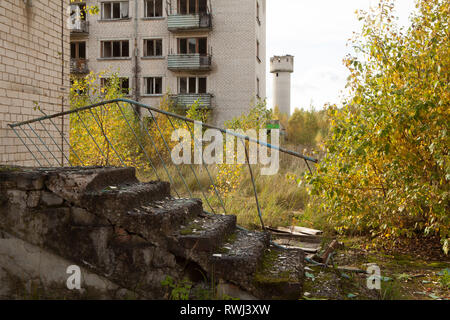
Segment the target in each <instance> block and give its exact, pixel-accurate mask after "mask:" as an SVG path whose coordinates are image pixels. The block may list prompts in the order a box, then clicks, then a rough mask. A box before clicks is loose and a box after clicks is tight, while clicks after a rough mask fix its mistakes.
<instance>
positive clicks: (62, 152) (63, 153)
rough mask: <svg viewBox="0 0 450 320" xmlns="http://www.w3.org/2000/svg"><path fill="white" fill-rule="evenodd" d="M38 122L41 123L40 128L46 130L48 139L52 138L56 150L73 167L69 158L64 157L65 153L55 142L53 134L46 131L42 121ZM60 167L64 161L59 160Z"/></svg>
mask: <svg viewBox="0 0 450 320" xmlns="http://www.w3.org/2000/svg"><path fill="white" fill-rule="evenodd" d="M39 123H40V124H41V126H42V129H44V131H45V132H47V135H48V136H49V137H50V139H52V141H53V143H54V144H55V146H56V147H57V148H58V150H59V151H60V152H61V154H62V155H63V157H64V158H66V160H67V162H69V165H70V166H71V167H73V166H72V163H71V162H70V160H69V158H67V157H66V153H65V152H64V151H63V150H62V149H61V147H60V146H59V144H58V143H56V141H55V139H53V136H52V135H51V134H50V132H48V130H47V128H46V127H45V126H44V124H43V122H42V121H39ZM61 160H63V159H61ZM61 167H64V161H63V162H61Z"/></svg>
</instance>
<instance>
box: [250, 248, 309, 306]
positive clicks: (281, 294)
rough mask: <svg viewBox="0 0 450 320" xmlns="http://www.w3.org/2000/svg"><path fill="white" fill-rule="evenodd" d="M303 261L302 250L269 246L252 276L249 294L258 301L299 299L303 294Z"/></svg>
mask: <svg viewBox="0 0 450 320" xmlns="http://www.w3.org/2000/svg"><path fill="white" fill-rule="evenodd" d="M304 259H305V254H304V252H303V251H302V250H299V249H292V250H284V249H280V248H277V247H274V246H270V247H269V248H268V249H267V250H266V252H265V253H264V256H263V258H262V261H261V264H260V265H259V267H258V269H257V271H256V273H255V275H254V281H253V283H252V286H251V288H250V292H251V293H252V294H254V295H255V296H256V297H258V298H259V299H273V300H277V299H282V300H297V299H299V298H300V297H301V296H302V293H303V280H304V266H305V263H304Z"/></svg>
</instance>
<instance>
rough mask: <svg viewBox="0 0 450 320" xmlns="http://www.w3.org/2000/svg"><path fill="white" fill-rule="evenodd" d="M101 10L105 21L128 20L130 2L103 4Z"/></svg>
mask: <svg viewBox="0 0 450 320" xmlns="http://www.w3.org/2000/svg"><path fill="white" fill-rule="evenodd" d="M101 8H102V19H103V20H114V19H126V18H128V17H129V15H128V11H129V10H128V9H129V5H128V1H120V2H103V3H102V6H101Z"/></svg>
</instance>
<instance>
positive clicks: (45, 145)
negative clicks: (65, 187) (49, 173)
mask: <svg viewBox="0 0 450 320" xmlns="http://www.w3.org/2000/svg"><path fill="white" fill-rule="evenodd" d="M27 126H28V127H29V128H30V129H31V131H32V132H33V133H34V135H35V136H36V137H37V138H38V139H39V141H40V142H41V143H42V145H43V146H44V147H45V148H46V149H47V151H48V152H49V153H50V154H51V155H52V157H53V159H55V161H56V163H58V162H59V160H58V159H57V158H56V157H55V155H54V154H53V152H51V151H50V149H49V148H48V146H47V144H46V143H45V142H44V141H42V139H41V137H40V136H39V135H38V134H37V133H36V131H35V130H34V129H33V128H32V127H31V126H30V125H29V124H27ZM45 159H46V160H47V162H48V163H49V164H50V166H52V164H51V163H50V161H49V160H48V159H47V157H46V158H45Z"/></svg>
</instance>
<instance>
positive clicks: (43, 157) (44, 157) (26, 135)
mask: <svg viewBox="0 0 450 320" xmlns="http://www.w3.org/2000/svg"><path fill="white" fill-rule="evenodd" d="M20 130H22V132H23V134H24V135H25V137H27V138H28V140H30V142H31V144H32V145H34V147H35V148H36V150H37V151H38V152H39V153H40V154H41V156H42V159H45V161H47V163H48V165H49V166H50V167H51V166H52V164H51V163H50V161H48V159H47V157H46V156H44V154H43V153H42V152H41V149H39V148H38V146H37V145H36V144H35V143H34V142H33V140H31V138H30V137H29V136H28V134H27V132H26V131H25V130H24V129H23V128H22V127H20Z"/></svg>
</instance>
